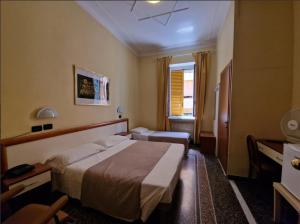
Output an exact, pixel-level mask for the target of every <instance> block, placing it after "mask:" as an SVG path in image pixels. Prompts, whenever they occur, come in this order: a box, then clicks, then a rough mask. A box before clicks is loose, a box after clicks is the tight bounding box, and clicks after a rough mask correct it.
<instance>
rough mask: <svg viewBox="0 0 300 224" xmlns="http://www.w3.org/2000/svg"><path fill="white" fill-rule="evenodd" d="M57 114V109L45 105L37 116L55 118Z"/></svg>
mask: <svg viewBox="0 0 300 224" xmlns="http://www.w3.org/2000/svg"><path fill="white" fill-rule="evenodd" d="M57 116H58V113H57V111H56V110H55V109H53V108H50V107H43V108H41V109H40V110H39V111H38V112H37V114H36V118H38V119H43V118H55V117H57Z"/></svg>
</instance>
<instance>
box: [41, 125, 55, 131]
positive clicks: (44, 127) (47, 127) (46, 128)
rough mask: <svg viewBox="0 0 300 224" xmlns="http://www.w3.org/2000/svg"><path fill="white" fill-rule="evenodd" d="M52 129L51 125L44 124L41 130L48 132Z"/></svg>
mask: <svg viewBox="0 0 300 224" xmlns="http://www.w3.org/2000/svg"><path fill="white" fill-rule="evenodd" d="M52 128H53V124H44V125H43V129H44V130H50V129H52Z"/></svg>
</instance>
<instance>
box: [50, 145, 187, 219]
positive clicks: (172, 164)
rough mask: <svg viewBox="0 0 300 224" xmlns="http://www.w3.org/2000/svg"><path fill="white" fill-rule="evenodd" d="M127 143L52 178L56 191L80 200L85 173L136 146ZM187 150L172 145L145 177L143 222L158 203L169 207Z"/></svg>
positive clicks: (181, 146) (141, 203)
mask: <svg viewBox="0 0 300 224" xmlns="http://www.w3.org/2000/svg"><path fill="white" fill-rule="evenodd" d="M135 142H136V140H126V141H123V142H121V143H120V144H118V145H116V146H114V147H112V148H110V149H108V150H106V151H104V152H101V153H98V154H95V155H93V156H90V157H88V158H86V159H83V160H80V161H78V162H76V163H73V164H71V165H69V166H67V167H66V168H65V172H64V173H63V174H57V173H55V174H54V175H53V184H54V188H56V189H58V190H60V191H62V192H64V193H66V194H68V195H69V196H71V197H72V198H77V199H80V198H81V184H82V179H83V175H84V173H85V171H86V170H87V169H89V168H90V167H92V166H94V165H96V164H97V163H99V162H101V161H103V160H105V159H106V158H109V157H110V156H112V155H114V154H116V153H118V152H120V151H122V150H123V149H125V148H126V147H128V146H130V145H131V144H133V143H135ZM183 155H184V146H183V145H181V144H171V146H170V148H169V149H168V151H167V152H166V153H165V154H164V156H163V157H162V158H161V159H160V160H159V161H158V163H157V164H156V166H155V167H154V169H153V170H152V171H151V172H150V173H149V174H148V175H147V176H146V178H145V179H144V180H143V182H142V188H141V196H140V198H141V202H140V205H141V219H142V220H143V221H146V220H147V218H148V217H149V215H150V214H151V212H152V211H153V210H154V209H155V207H156V206H157V205H158V204H159V203H170V202H171V201H172V194H173V191H174V189H175V186H176V183H177V181H178V178H179V171H180V167H181V161H182V158H183Z"/></svg>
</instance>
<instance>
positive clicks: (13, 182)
mask: <svg viewBox="0 0 300 224" xmlns="http://www.w3.org/2000/svg"><path fill="white" fill-rule="evenodd" d="M50 181H51V167H49V166H47V165H43V164H41V163H36V164H34V169H33V170H31V171H30V172H28V173H26V174H24V175H21V176H19V177H15V178H5V179H3V180H2V186H3V188H4V190H9V189H11V188H13V187H15V186H17V185H19V184H24V185H25V186H26V188H25V189H24V190H23V191H22V192H21V193H19V195H20V194H23V193H25V192H27V191H30V190H32V189H34V188H36V187H38V186H41V185H43V184H45V183H47V182H50Z"/></svg>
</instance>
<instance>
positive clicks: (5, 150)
mask: <svg viewBox="0 0 300 224" xmlns="http://www.w3.org/2000/svg"><path fill="white" fill-rule="evenodd" d="M128 125H129V121H128V118H124V119H119V120H112V121H107V122H101V123H97V124H90V125H84V126H80V127H74V128H67V129H60V130H54V131H49V132H44V133H39V134H32V135H26V136H21V137H13V138H7V139H3V140H1V141H0V150H1V174H3V173H4V172H5V171H6V170H7V169H9V168H11V167H14V166H17V165H19V164H23V163H29V164H34V163H38V162H44V161H45V160H46V159H47V158H48V157H49V156H50V155H52V154H55V153H57V152H61V151H63V150H67V149H69V148H71V147H74V146H76V145H80V144H85V143H89V142H94V141H96V140H97V139H98V138H99V136H109V135H114V134H116V133H119V132H125V131H127V132H128V130H129V126H128Z"/></svg>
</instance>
